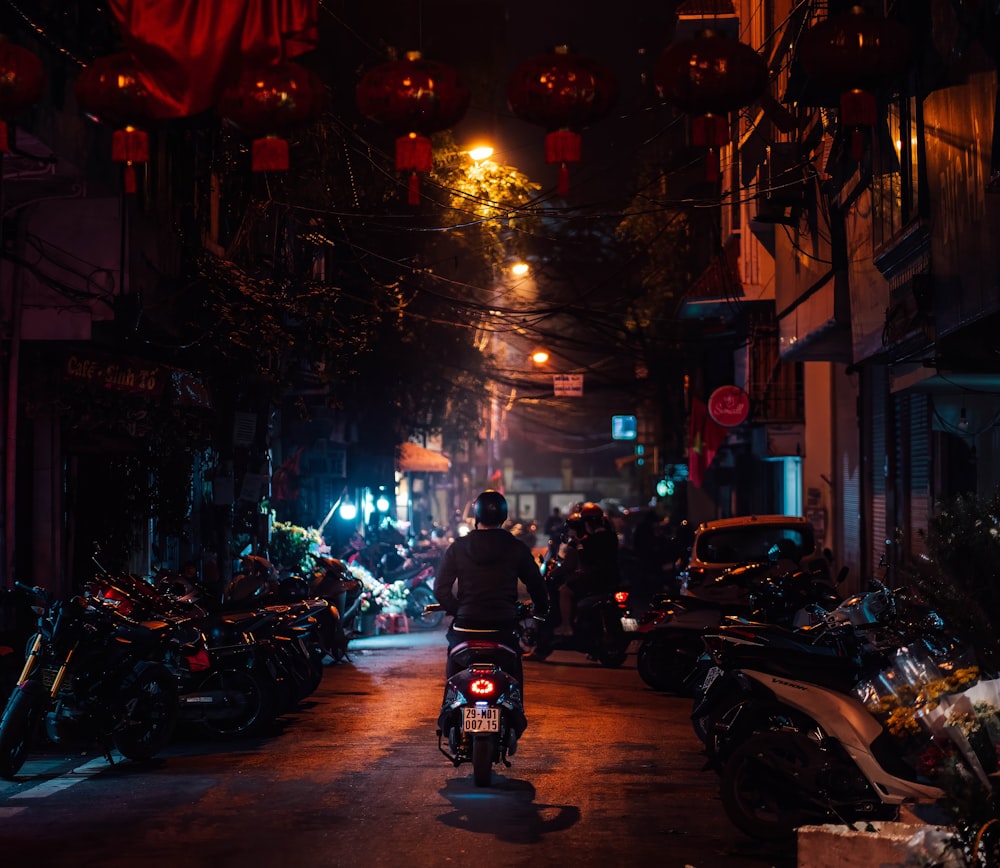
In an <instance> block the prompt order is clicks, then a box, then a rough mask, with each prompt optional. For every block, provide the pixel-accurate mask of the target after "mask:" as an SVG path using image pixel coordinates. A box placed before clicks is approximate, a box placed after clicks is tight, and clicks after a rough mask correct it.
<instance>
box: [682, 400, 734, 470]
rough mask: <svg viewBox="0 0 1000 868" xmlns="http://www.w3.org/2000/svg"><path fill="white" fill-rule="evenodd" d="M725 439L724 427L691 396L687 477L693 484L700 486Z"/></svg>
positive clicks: (704, 405)
mask: <svg viewBox="0 0 1000 868" xmlns="http://www.w3.org/2000/svg"><path fill="white" fill-rule="evenodd" d="M725 440H726V429H725V428H723V427H722V426H721V425H719V424H718V423H717V422H716V421H715V420H714V419H712V417H711V416H709V415H708V406H707V405H706V404H705V402H704V401H702V400H701V398H692V399H691V415H690V418H689V424H688V479H689V480H690V482H691V483H692V484H693V485H697V486H698V488H701V486H702V484H703V483H704V481H705V471H706V470H708V468H709V466H710V465H711V463H712V459H713V458H715V453H716V452H718V451H719V447H720V446H722V444H723V443H724V442H725Z"/></svg>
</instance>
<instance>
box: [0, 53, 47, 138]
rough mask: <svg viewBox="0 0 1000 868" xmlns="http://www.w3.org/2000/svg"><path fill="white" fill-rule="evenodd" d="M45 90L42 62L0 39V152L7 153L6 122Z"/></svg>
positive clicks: (25, 108)
mask: <svg viewBox="0 0 1000 868" xmlns="http://www.w3.org/2000/svg"><path fill="white" fill-rule="evenodd" d="M43 87H45V70H44V69H42V62H41V61H40V60H39V59H38V58H37V57H36V56H35V55H34V54H32V53H31V52H30V51H28V49H27V48H21V46H19V45H14V44H13V43H12V42H8V41H7V40H6V39H4V38H3V37H0V153H4V154H5V153H7V152H8V151H9V150H10V143H9V142H8V140H7V119H8V118H12V117H16V116H17V115H19V114H21V113H22V112H24V111H26V110H27V109H28V107H29V106H31V104H32V103H34V102H35V101H36V100H37V99H38V98H39V97H40V96H41V95H42V88H43Z"/></svg>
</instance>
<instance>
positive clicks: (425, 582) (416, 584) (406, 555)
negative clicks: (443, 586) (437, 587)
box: [379, 546, 444, 630]
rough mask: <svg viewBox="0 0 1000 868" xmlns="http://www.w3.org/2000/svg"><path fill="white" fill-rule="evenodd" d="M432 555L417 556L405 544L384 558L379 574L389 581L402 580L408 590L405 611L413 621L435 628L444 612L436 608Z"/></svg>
mask: <svg viewBox="0 0 1000 868" xmlns="http://www.w3.org/2000/svg"><path fill="white" fill-rule="evenodd" d="M435 565H436V561H435V559H433V558H421V557H416V556H414V555H413V554H412V553H410V552H409V551H408V550H407V549H405V548H403V547H402V546H397V547H396V550H395V551H394V552H390V553H387V554H386V555H384V556H383V558H382V567H381V570H380V572H379V578H380V579H381V580H382V581H383V582H385V583H386V584H394V583H396V582H402V584H403V588H404V589H405V591H406V598H405V599H406V603H405V608H404V610H403V614H404V615H406V617H407V618H408V619H409V622H410V624H412V625H413V626H415V627H418V628H422V629H428V630H429V629H433V628H435V627H437V626H438V625H440V623H441V620H442V619H443V618H444V613H443V612H440V611H435V610H434V609H433V604H434V602H435V597H434V590H433V589H434V570H435Z"/></svg>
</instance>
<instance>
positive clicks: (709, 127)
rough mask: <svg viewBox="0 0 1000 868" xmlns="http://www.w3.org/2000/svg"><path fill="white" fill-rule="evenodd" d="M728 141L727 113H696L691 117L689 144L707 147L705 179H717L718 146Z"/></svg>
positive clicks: (713, 180) (718, 171)
mask: <svg viewBox="0 0 1000 868" xmlns="http://www.w3.org/2000/svg"><path fill="white" fill-rule="evenodd" d="M728 142H729V116H728V115H712V114H708V115H696V116H694V117H692V118H691V144H692V145H695V146H697V147H701V148H708V155H707V156H706V157H705V180H706V181H711V182H712V183H715V182H716V181H718V180H719V175H720V170H719V148H721V147H722V146H723V145H725V144H727V143H728Z"/></svg>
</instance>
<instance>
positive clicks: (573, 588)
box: [553, 502, 618, 636]
mask: <svg viewBox="0 0 1000 868" xmlns="http://www.w3.org/2000/svg"><path fill="white" fill-rule="evenodd" d="M566 536H567V541H566V543H565V546H564V549H563V552H562V554H563V558H562V563H561V567H560V569H559V574H558V576H554V577H553V578H554V580H555V582H559V581H560V580H562V581H561V584H560V585H559V614H560V619H559V626H558V627H557V628H556V629H555V631H554V633H555V635H557V636H572V635H573V617H574V615H575V613H576V604H577V602H578V601H579V600H581V599H583V598H584V597H589V596H591V595H594V594H610V593H614V591H615V589H616V588H617V587H618V535H617V534H616V533H615V531H614V528H613V527H612V526H611V523H610V521H608V519H607V518H606V517H605V515H604V510H603V509H601V507H600V506H598V505H597V504H596V503H591V502H587V503H585V504H583V505H582V506H581V507H580V511H579V512H575V513H572V514H571V515H570V517H569V518H568V519H567V521H566Z"/></svg>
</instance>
